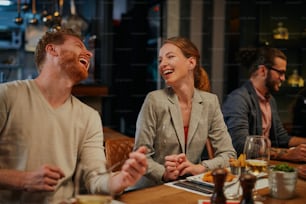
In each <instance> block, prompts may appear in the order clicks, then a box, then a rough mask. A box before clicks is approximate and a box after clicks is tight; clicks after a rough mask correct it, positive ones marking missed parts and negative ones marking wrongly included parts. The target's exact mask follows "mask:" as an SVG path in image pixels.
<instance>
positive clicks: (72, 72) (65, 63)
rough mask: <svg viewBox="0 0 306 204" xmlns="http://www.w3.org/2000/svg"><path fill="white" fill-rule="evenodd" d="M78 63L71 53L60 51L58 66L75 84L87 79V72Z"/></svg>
mask: <svg viewBox="0 0 306 204" xmlns="http://www.w3.org/2000/svg"><path fill="white" fill-rule="evenodd" d="M79 63H80V62H79V59H78V56H77V54H75V53H74V52H71V51H62V53H61V57H60V62H59V64H60V66H61V68H62V70H63V71H65V72H66V74H67V75H68V76H69V78H70V79H71V80H72V81H74V82H75V83H76V84H77V83H79V82H80V81H82V80H84V79H86V78H87V77H88V72H87V70H86V69H84V67H83V66H82V65H80V64H79Z"/></svg>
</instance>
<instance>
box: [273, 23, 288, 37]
mask: <svg viewBox="0 0 306 204" xmlns="http://www.w3.org/2000/svg"><path fill="white" fill-rule="evenodd" d="M273 38H274V39H276V40H288V39H289V32H288V29H287V28H286V27H284V24H283V22H278V23H277V28H275V29H274V30H273Z"/></svg>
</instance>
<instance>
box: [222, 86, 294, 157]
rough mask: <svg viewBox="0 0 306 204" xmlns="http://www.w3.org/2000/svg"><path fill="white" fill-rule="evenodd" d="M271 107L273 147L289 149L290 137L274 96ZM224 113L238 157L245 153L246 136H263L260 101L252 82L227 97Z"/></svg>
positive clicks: (271, 99) (223, 107) (271, 138)
mask: <svg viewBox="0 0 306 204" xmlns="http://www.w3.org/2000/svg"><path fill="white" fill-rule="evenodd" d="M270 105H271V111H272V126H271V130H270V136H269V138H270V140H271V143H272V147H284V148H287V147H288V143H289V140H290V136H289V135H288V133H287V132H286V130H285V129H284V127H283V124H282V122H281V120H280V117H279V115H278V112H277V105H276V101H275V99H274V97H273V96H271V98H270ZM222 112H223V116H224V120H225V123H226V125H227V127H228V131H229V133H230V135H231V137H232V142H233V146H234V148H235V149H236V151H237V155H239V154H241V153H242V152H243V148H244V142H245V139H246V136H248V135H262V115H261V110H260V106H259V99H258V96H257V93H256V91H255V89H254V87H253V85H252V83H251V81H247V82H246V83H244V84H243V85H242V86H241V87H240V88H238V89H236V90H234V91H233V92H231V93H230V94H229V95H228V96H227V97H226V99H225V101H224V103H223V105H222Z"/></svg>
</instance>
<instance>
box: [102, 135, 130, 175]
mask: <svg viewBox="0 0 306 204" xmlns="http://www.w3.org/2000/svg"><path fill="white" fill-rule="evenodd" d="M134 140H135V139H134V138H128V137H127V138H115V139H108V140H106V141H105V157H106V161H107V165H108V167H111V166H113V165H115V164H118V163H120V165H118V166H117V167H116V168H114V169H113V171H119V170H121V167H122V165H123V164H124V162H125V161H126V160H127V159H128V158H129V153H130V152H132V151H133V147H134Z"/></svg>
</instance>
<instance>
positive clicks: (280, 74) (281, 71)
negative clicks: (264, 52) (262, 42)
mask: <svg viewBox="0 0 306 204" xmlns="http://www.w3.org/2000/svg"><path fill="white" fill-rule="evenodd" d="M266 67H267V68H268V69H270V70H273V71H275V72H277V73H278V74H279V76H284V75H285V74H286V71H284V70H279V69H277V68H275V67H272V66H266Z"/></svg>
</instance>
